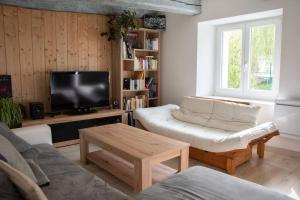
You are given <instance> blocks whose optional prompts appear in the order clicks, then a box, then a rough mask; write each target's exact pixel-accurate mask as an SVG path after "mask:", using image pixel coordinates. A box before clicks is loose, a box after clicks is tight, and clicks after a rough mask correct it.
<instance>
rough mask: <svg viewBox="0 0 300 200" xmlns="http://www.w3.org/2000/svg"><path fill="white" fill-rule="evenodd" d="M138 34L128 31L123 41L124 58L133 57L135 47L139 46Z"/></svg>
mask: <svg viewBox="0 0 300 200" xmlns="http://www.w3.org/2000/svg"><path fill="white" fill-rule="evenodd" d="M139 47H140V44H139V43H138V34H137V33H128V34H127V36H126V38H124V39H123V42H122V51H123V58H124V59H133V49H136V48H139Z"/></svg>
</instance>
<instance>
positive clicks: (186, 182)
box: [134, 167, 293, 200]
mask: <svg viewBox="0 0 300 200" xmlns="http://www.w3.org/2000/svg"><path fill="white" fill-rule="evenodd" d="M134 199H135V200H157V199H160V200H182V199H207V200H229V199H230V200H240V199H243V200H293V199H292V198H290V197H288V196H286V195H284V194H281V193H278V192H276V191H273V190H270V189H268V188H265V187H263V186H260V185H257V184H255V183H251V182H249V181H245V180H242V179H239V178H236V177H234V176H229V175H227V174H224V173H221V172H218V171H215V170H212V169H208V168H204V167H192V168H189V169H187V170H185V171H184V172H182V173H179V174H176V175H173V176H171V177H170V178H168V179H167V180H164V181H162V182H160V183H157V184H155V185H154V186H152V187H150V188H149V189H147V190H145V191H143V192H142V193H140V194H139V195H137V196H136V197H135V198H134Z"/></svg>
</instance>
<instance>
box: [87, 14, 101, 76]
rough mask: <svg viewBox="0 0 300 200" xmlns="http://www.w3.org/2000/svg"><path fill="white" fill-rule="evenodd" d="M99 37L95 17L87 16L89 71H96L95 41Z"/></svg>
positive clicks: (96, 43)
mask: <svg viewBox="0 0 300 200" xmlns="http://www.w3.org/2000/svg"><path fill="white" fill-rule="evenodd" d="M98 37H99V33H98V23H97V15H92V14H90V15H88V52H89V70H90V71H96V70H97V46H98V42H97V39H98Z"/></svg>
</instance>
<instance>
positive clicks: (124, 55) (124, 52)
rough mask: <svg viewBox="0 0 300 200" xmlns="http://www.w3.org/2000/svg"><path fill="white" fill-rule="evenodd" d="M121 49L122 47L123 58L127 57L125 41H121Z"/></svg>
mask: <svg viewBox="0 0 300 200" xmlns="http://www.w3.org/2000/svg"><path fill="white" fill-rule="evenodd" d="M122 49H123V58H124V59H128V55H127V46H126V42H125V41H123V42H122Z"/></svg>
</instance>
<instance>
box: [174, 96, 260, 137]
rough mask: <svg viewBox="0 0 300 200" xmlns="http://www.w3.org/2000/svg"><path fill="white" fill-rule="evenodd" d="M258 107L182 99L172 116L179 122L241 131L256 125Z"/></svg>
mask: <svg viewBox="0 0 300 200" xmlns="http://www.w3.org/2000/svg"><path fill="white" fill-rule="evenodd" d="M259 110H260V107H259V106H252V105H244V104H237V103H231V102H225V101H220V100H215V99H206V98H198V97H184V98H183V102H182V104H181V107H180V109H175V110H173V111H172V113H171V114H172V116H173V117H174V118H176V119H178V120H180V121H184V122H188V123H193V124H199V125H201V126H206V127H210V128H217V129H222V130H226V131H241V130H245V129H248V128H252V127H254V126H255V125H256V121H257V117H258V114H259Z"/></svg>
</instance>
